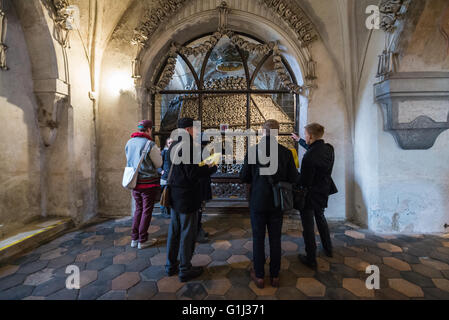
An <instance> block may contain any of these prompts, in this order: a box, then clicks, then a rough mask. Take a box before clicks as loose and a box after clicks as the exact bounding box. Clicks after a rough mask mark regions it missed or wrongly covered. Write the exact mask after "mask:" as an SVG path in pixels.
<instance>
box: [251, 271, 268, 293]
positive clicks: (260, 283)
mask: <svg viewBox="0 0 449 320" xmlns="http://www.w3.org/2000/svg"><path fill="white" fill-rule="evenodd" d="M250 274H251V279H252V280H253V281H254V283H255V285H256V287H257V288H259V289H263V288H264V287H265V280H264V279H262V278H257V276H256V272H255V271H254V269H251V271H250Z"/></svg>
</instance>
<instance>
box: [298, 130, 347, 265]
mask: <svg viewBox="0 0 449 320" xmlns="http://www.w3.org/2000/svg"><path fill="white" fill-rule="evenodd" d="M323 135H324V127H323V126H321V125H319V124H317V123H312V124H309V125H308V126H306V127H305V138H306V139H305V142H306V143H307V148H306V149H307V152H306V154H305V155H304V158H303V160H302V164H301V175H300V180H299V185H300V186H302V187H305V188H307V190H308V193H307V197H306V203H305V208H304V210H302V211H301V212H300V213H301V220H302V226H303V237H304V243H305V247H306V256H303V255H299V259H300V261H301V262H303V263H304V264H305V265H307V266H309V267H311V268H316V267H317V262H316V242H315V225H314V219H315V221H316V224H317V228H318V231H319V233H320V238H321V243H322V245H323V249H324V252H325V254H326V255H327V256H329V257H332V241H331V237H330V233H329V227H328V225H327V221H326V218H325V216H324V211H325V209H326V208H327V203H328V199H329V195H331V194H335V193H337V192H338V191H337V188H336V186H335V184H334V182H333V180H332V177H331V175H332V169H333V166H334V158H335V155H334V148H333V147H332V145H330V144H328V143H325V142H324V140H323V139H322V137H323ZM293 138H298V137H297V136H293ZM296 140H297V139H296Z"/></svg>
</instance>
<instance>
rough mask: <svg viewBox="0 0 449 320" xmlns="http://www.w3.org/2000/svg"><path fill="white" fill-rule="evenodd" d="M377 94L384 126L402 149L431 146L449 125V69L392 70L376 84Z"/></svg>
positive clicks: (417, 148) (422, 148)
mask: <svg viewBox="0 0 449 320" xmlns="http://www.w3.org/2000/svg"><path fill="white" fill-rule="evenodd" d="M375 97H376V101H377V102H378V103H379V104H380V105H381V107H382V112H383V118H384V130H385V131H388V132H390V133H391V134H392V135H393V136H394V138H395V139H396V141H397V143H398V145H399V146H400V147H401V148H402V149H405V150H425V149H430V148H431V147H432V146H433V145H434V143H435V140H436V139H437V137H438V136H439V135H440V134H441V133H442V132H444V131H445V130H447V129H449V103H448V99H449V73H447V72H445V73H444V72H419V73H418V72H411V73H393V74H390V75H389V76H388V78H386V79H385V80H384V81H382V82H380V83H377V84H376V85H375ZM429 106H431V107H429ZM437 107H438V109H437ZM432 108H433V110H432ZM404 115H405V116H404ZM410 115H411V116H410ZM437 115H439V116H437ZM433 118H434V119H433ZM435 118H436V120H435ZM404 119H405V120H404ZM411 119H413V120H411ZM410 120H411V121H410ZM407 121H408V122H407Z"/></svg>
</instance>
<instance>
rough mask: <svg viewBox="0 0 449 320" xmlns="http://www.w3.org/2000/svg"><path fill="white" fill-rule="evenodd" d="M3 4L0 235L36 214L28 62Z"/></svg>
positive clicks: (36, 157)
mask: <svg viewBox="0 0 449 320" xmlns="http://www.w3.org/2000/svg"><path fill="white" fill-rule="evenodd" d="M7 4H8V6H7V8H6V9H7V14H8V15H7V19H8V20H7V24H8V29H7V33H6V38H5V43H6V44H7V46H8V47H9V50H8V53H7V65H8V67H9V70H8V71H1V70H0V146H1V152H0V168H1V170H0V225H2V226H0V234H2V233H7V232H9V231H11V230H14V229H15V228H17V227H19V226H21V225H22V224H23V223H25V222H27V221H30V220H32V219H34V218H36V217H38V216H39V215H40V214H41V210H40V208H41V192H40V172H39V171H40V151H39V130H38V125H37V121H36V109H37V106H36V100H35V97H34V94H33V82H32V75H31V62H30V58H29V55H28V51H27V46H26V43H25V38H24V35H23V32H22V28H21V25H20V22H19V20H18V18H17V15H16V13H15V10H14V8H13V7H12V6H11V5H10V3H7ZM5 11H6V10H5Z"/></svg>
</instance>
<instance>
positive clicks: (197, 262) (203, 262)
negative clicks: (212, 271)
mask: <svg viewBox="0 0 449 320" xmlns="http://www.w3.org/2000/svg"><path fill="white" fill-rule="evenodd" d="M191 262H192V265H193V266H195V267H205V266H207V265H208V264H209V263H211V262H212V259H211V258H210V256H208V255H206V254H196V255H194V256H193V258H192V261H191Z"/></svg>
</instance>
